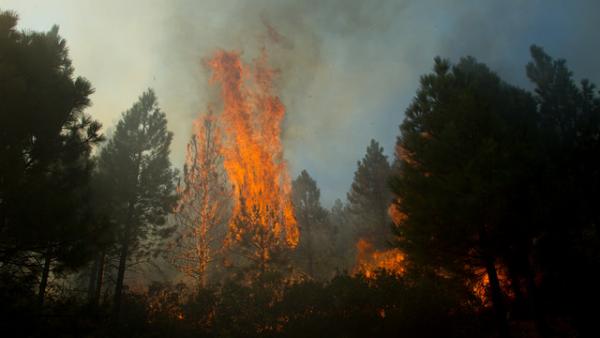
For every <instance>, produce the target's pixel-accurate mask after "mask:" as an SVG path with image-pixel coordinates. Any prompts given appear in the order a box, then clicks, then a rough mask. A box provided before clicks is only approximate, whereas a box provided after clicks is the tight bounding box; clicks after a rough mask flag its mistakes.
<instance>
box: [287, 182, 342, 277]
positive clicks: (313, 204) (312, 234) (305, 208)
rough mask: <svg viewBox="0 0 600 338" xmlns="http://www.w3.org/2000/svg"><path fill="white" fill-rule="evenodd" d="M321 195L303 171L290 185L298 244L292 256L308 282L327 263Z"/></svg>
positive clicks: (328, 242) (327, 237) (328, 253)
mask: <svg viewBox="0 0 600 338" xmlns="http://www.w3.org/2000/svg"><path fill="white" fill-rule="evenodd" d="M320 198H321V191H320V190H319V188H318V187H317V182H315V180H313V179H312V177H310V175H309V174H308V173H307V172H306V170H302V172H301V173H300V175H298V177H297V178H296V179H295V180H294V181H293V182H292V204H293V205H294V214H295V215H296V220H297V221H298V227H299V229H300V243H299V245H298V247H297V248H296V251H295V253H296V255H297V256H300V257H301V260H303V261H304V262H302V263H301V264H302V265H304V266H305V268H306V272H307V273H308V275H309V276H310V277H311V278H316V275H317V274H316V270H315V266H316V265H319V266H324V265H325V264H323V263H324V262H325V261H327V260H331V251H332V250H331V249H332V246H331V236H332V233H331V232H330V231H329V230H330V227H329V224H328V223H327V210H325V209H324V208H323V207H322V206H321V201H320Z"/></svg>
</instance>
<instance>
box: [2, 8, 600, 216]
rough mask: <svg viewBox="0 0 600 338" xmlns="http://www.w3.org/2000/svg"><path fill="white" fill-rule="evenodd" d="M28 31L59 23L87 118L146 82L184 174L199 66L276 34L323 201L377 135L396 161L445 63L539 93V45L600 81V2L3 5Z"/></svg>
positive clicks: (335, 192) (303, 154)
mask: <svg viewBox="0 0 600 338" xmlns="http://www.w3.org/2000/svg"><path fill="white" fill-rule="evenodd" d="M0 9H3V10H7V9H9V10H14V11H16V12H17V13H18V14H19V15H20V18H21V20H20V24H19V27H20V28H22V29H31V30H38V31H39V30H44V31H45V30H48V29H50V27H51V26H52V25H53V24H58V25H59V26H60V34H61V35H62V36H63V37H64V38H65V39H66V40H67V44H68V46H69V49H70V55H71V58H72V59H73V64H74V66H75V69H76V74H77V75H81V76H84V77H86V78H88V79H89V80H90V81H91V83H92V84H93V86H94V87H95V89H96V92H95V94H94V95H93V96H92V100H93V106H92V107H91V108H90V109H89V113H91V114H92V115H93V116H94V117H95V118H96V119H98V120H100V121H101V122H102V123H103V124H104V130H105V131H107V130H110V128H111V126H112V125H114V123H115V122H116V121H117V120H118V119H119V117H120V114H121V113H122V112H123V111H125V110H126V109H128V108H129V107H130V106H131V105H132V104H133V103H134V102H135V101H136V99H137V97H138V96H139V95H140V94H141V93H142V91H144V90H145V89H146V88H148V87H152V88H154V89H155V90H156V93H157V95H158V98H159V101H160V105H161V107H162V108H163V110H164V111H165V112H166V113H167V118H168V120H169V128H170V130H171V131H173V132H174V133H175V139H174V143H173V146H172V154H173V163H174V164H175V165H177V166H178V167H180V166H181V164H182V161H183V157H184V152H185V143H186V142H187V140H188V138H189V136H190V133H191V121H192V120H193V119H194V118H195V117H196V116H197V115H198V114H199V113H202V112H204V111H205V107H206V105H207V104H208V103H209V102H210V101H211V100H213V93H214V89H213V90H211V88H209V86H208V85H207V79H208V73H207V70H206V69H205V68H204V67H203V64H202V60H203V59H204V58H207V57H209V56H210V55H211V53H212V52H214V51H215V50H216V49H218V48H224V49H235V50H242V51H243V53H244V54H243V55H244V58H245V59H246V61H248V62H249V61H251V59H252V58H253V57H254V56H256V54H257V49H258V48H260V47H261V46H262V45H263V43H264V41H265V40H266V39H265V33H266V30H265V22H267V23H269V24H270V25H272V26H273V27H275V28H276V29H277V30H278V31H279V32H280V33H281V34H282V35H283V36H284V40H283V43H281V44H279V45H271V46H268V47H269V50H270V52H271V54H272V61H273V63H274V64H275V65H276V66H277V67H278V68H279V69H280V70H281V72H282V75H281V78H280V81H279V82H278V85H279V88H280V90H281V96H282V99H283V101H284V103H285V104H286V106H287V108H288V112H287V116H286V121H285V126H284V144H285V147H286V150H285V151H286V158H287V159H288V161H289V164H290V168H291V171H292V173H291V175H292V177H295V176H296V175H297V174H298V173H299V172H300V170H302V169H304V168H306V169H307V170H308V172H309V173H310V174H311V175H312V176H313V177H314V178H315V179H316V180H317V182H318V184H319V186H320V188H321V192H322V197H323V202H324V204H326V205H331V203H332V201H333V200H334V199H335V198H338V197H339V198H345V194H346V192H347V191H348V188H349V186H350V184H351V181H352V176H353V172H354V170H355V169H356V161H358V160H359V159H360V158H361V157H362V156H363V155H364V153H365V148H366V146H367V144H368V142H369V140H370V139H371V138H375V139H376V140H378V141H379V142H380V143H381V144H382V145H383V146H384V148H385V151H386V154H388V156H389V158H390V160H391V159H392V158H393V145H394V142H395V138H396V136H397V133H398V125H399V124H400V123H401V121H402V118H403V112H404V110H405V108H406V107H407V105H408V104H409V103H410V100H411V98H412V97H413V95H414V93H415V90H416V88H417V86H418V80H419V76H420V75H422V74H424V73H426V72H428V71H429V70H430V69H431V65H432V62H433V61H432V60H433V58H434V57H435V56H436V55H441V56H443V57H448V58H450V59H451V60H453V61H456V60H457V59H458V58H459V57H460V56H463V55H473V56H475V57H476V58H478V59H479V60H480V61H483V62H486V63H487V64H489V65H490V67H492V69H494V70H496V71H498V72H499V73H500V74H501V75H502V76H503V77H504V78H505V79H507V80H508V81H510V82H513V83H516V84H518V85H521V86H528V84H527V81H526V79H525V75H524V66H525V64H526V63H527V61H528V47H529V45H530V44H532V43H535V44H539V45H542V46H543V47H544V48H545V49H546V50H547V51H548V52H549V53H550V54H551V55H553V56H556V57H562V58H566V59H567V60H568V63H569V65H570V67H571V68H572V69H573V70H574V72H575V76H576V77H577V78H580V77H582V76H587V77H589V78H591V80H593V81H595V82H598V81H599V80H600V62H598V54H597V53H596V51H597V50H598V45H599V43H600V20H598V18H597V16H598V14H599V13H600V1H593V0H590V1H558V0H557V1H542V0H531V1H525V0H513V1H483V0H472V1H467V0H465V1H442V0H440V1H417V0H413V1H402V0H397V1H361V0H331V1H326V0H323V1H317V0H307V1H283V0H281V1H276V0H272V1H266V0H260V1H250V0H248V1H234V0H232V1H227V0H216V1H212V0H206V1H201V0H197V1H191V0H188V1H186V0H170V1H169V0H135V1H133V0H132V1H128V0H118V1H115V0H103V1H100V0H97V1H91V0H62V1H61V0H54V1H50V0H46V1H44V0H0Z"/></svg>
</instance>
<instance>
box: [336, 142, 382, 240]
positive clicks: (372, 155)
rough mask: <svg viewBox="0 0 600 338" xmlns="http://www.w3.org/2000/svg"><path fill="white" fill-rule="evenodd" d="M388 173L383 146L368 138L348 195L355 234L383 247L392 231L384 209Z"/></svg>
mask: <svg viewBox="0 0 600 338" xmlns="http://www.w3.org/2000/svg"><path fill="white" fill-rule="evenodd" d="M389 175H390V164H389V162H388V160H387V156H385V155H384V154H383V147H380V146H379V143H378V142H377V141H375V140H371V143H370V144H369V146H368V147H367V153H366V155H365V157H364V158H363V159H362V160H361V161H360V162H358V168H357V169H356V171H355V172H354V181H353V182H352V186H351V188H350V191H349V192H348V196H347V197H348V202H349V203H348V210H349V211H350V213H351V215H352V216H353V220H352V221H353V223H354V224H355V226H356V228H357V232H358V236H360V237H366V239H367V240H368V241H370V242H372V243H373V244H374V245H375V246H376V247H377V248H382V247H385V246H386V244H387V240H388V239H389V235H390V234H391V230H390V229H391V228H390V219H389V216H388V211H387V210H388V207H389V204H390V202H391V192H390V189H389V187H388V179H389Z"/></svg>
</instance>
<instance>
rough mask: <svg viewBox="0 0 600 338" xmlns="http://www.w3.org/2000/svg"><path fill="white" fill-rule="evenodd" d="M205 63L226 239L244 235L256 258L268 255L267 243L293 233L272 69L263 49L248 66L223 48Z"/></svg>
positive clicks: (281, 110)
mask: <svg viewBox="0 0 600 338" xmlns="http://www.w3.org/2000/svg"><path fill="white" fill-rule="evenodd" d="M208 66H209V67H210V69H211V70H212V72H213V73H212V78H211V83H213V84H215V83H216V84H219V85H220V93H221V97H222V100H223V112H222V114H221V119H222V123H223V131H224V142H223V150H222V151H223V158H224V161H223V165H224V167H225V171H226V172H227V176H228V179H229V181H230V182H231V183H232V185H233V195H234V201H235V205H234V206H233V210H232V217H231V222H230V225H229V235H228V240H227V242H228V244H233V243H236V242H240V241H241V240H242V238H250V240H251V241H252V244H254V246H255V247H258V248H259V249H257V253H256V254H257V256H258V257H257V258H258V259H261V260H263V261H265V260H269V255H270V249H271V248H273V247H285V246H287V247H291V248H293V247H295V246H296V245H297V244H298V237H299V231H298V228H297V225H296V219H295V217H294V214H293V209H292V203H291V198H290V192H291V183H290V179H289V176H288V173H287V168H286V163H285V161H284V159H283V147H282V143H281V139H280V135H281V123H282V121H283V118H284V115H285V106H284V105H283V103H282V102H281V101H280V99H279V97H277V96H276V94H275V93H274V91H275V90H274V88H273V79H274V77H275V76H276V75H277V71H276V70H274V69H272V68H270V67H269V65H268V64H267V54H266V51H265V50H264V49H263V51H262V54H261V57H260V58H258V59H257V60H255V62H254V64H253V66H252V67H250V66H248V65H246V64H244V63H243V62H242V60H241V57H240V53H239V52H235V51H223V50H220V51H217V52H216V53H215V54H214V55H213V57H212V58H211V59H210V60H209V61H208ZM258 251H260V252H258Z"/></svg>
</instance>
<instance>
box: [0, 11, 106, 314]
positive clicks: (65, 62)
mask: <svg viewBox="0 0 600 338" xmlns="http://www.w3.org/2000/svg"><path fill="white" fill-rule="evenodd" d="M17 19H18V18H17V16H16V15H15V14H13V13H9V12H0V60H1V62H0V79H1V81H0V144H1V146H0V163H1V165H0V268H1V269H2V270H3V271H2V272H3V273H4V272H5V271H6V272H8V273H9V274H12V275H13V277H14V276H18V275H21V274H22V273H24V272H25V273H29V274H37V273H38V272H41V276H40V283H39V288H38V300H39V303H40V304H42V303H43V302H44V297H45V292H46V287H47V284H48V276H49V274H50V272H51V271H54V272H59V271H60V270H62V269H63V268H65V267H73V268H74V267H77V266H79V265H81V264H84V263H85V262H86V260H87V259H88V258H89V257H90V252H89V251H88V250H87V248H88V247H89V246H90V244H91V243H93V241H94V237H95V234H96V233H97V231H98V230H99V229H96V228H95V227H94V226H93V224H94V222H93V220H92V212H91V205H90V200H89V198H90V188H89V180H90V174H91V171H92V168H93V162H92V160H91V158H90V154H91V149H92V147H93V146H94V145H95V144H96V143H98V142H99V141H101V139H102V137H101V136H100V135H99V134H98V133H99V129H100V124H99V123H98V122H97V121H94V120H93V119H92V118H91V117H90V116H89V115H87V114H86V113H84V110H85V108H87V107H88V106H89V105H90V100H89V95H91V94H92V93H93V89H92V87H91V85H90V83H89V82H88V81H87V80H85V79H84V78H82V77H77V78H74V75H73V73H74V69H73V67H72V65H71V60H70V59H69V55H68V50H67V46H66V42H65V40H64V39H62V38H61V37H60V36H59V34H58V27H57V26H54V27H52V29H51V30H50V31H49V32H47V33H38V32H19V31H17V30H16V29H15V26H16V23H17ZM33 258H38V259H36V260H37V261H41V262H42V263H41V266H38V264H36V263H35V261H36V260H33Z"/></svg>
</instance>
